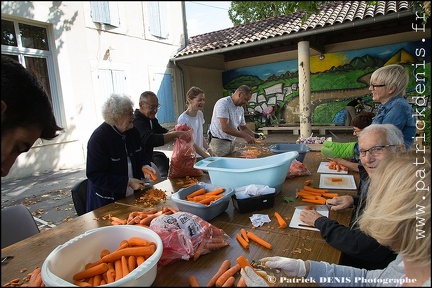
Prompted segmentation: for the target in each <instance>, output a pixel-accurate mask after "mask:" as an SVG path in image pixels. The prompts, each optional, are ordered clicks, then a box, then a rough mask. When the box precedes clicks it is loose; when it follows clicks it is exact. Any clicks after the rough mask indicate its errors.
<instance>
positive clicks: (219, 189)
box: [206, 188, 225, 195]
mask: <svg viewBox="0 0 432 288" xmlns="http://www.w3.org/2000/svg"><path fill="white" fill-rule="evenodd" d="M224 191H225V189H224V188H217V189H215V190H213V191H210V192H207V193H206V195H219V194H221V193H223V192H224Z"/></svg>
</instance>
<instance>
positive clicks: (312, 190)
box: [303, 186, 328, 193]
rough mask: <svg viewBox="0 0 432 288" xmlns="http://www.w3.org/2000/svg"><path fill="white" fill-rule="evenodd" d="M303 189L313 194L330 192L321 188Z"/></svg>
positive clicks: (304, 187) (308, 187)
mask: <svg viewBox="0 0 432 288" xmlns="http://www.w3.org/2000/svg"><path fill="white" fill-rule="evenodd" d="M303 189H304V190H306V191H311V192H320V193H327V192H328V190H325V189H320V188H312V187H310V186H303Z"/></svg>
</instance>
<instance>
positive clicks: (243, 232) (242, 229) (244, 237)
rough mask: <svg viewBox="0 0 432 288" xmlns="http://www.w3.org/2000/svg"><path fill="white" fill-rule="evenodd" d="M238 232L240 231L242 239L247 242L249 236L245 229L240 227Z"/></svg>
mask: <svg viewBox="0 0 432 288" xmlns="http://www.w3.org/2000/svg"><path fill="white" fill-rule="evenodd" d="M240 233H241V235H242V236H243V239H244V240H245V241H246V242H249V237H248V236H247V233H246V230H245V229H244V228H241V229H240Z"/></svg>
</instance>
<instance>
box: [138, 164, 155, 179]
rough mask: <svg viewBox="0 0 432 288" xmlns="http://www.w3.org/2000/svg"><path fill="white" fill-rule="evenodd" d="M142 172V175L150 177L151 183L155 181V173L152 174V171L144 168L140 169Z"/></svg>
mask: <svg viewBox="0 0 432 288" xmlns="http://www.w3.org/2000/svg"><path fill="white" fill-rule="evenodd" d="M141 170H142V172H143V173H144V174H149V175H150V177H151V179H152V180H153V181H156V180H157V175H156V173H154V172H153V171H152V170H150V169H148V168H146V167H142V169H141Z"/></svg>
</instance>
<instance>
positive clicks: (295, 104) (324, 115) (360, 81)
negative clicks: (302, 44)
mask: <svg viewBox="0 0 432 288" xmlns="http://www.w3.org/2000/svg"><path fill="white" fill-rule="evenodd" d="M430 44H431V41H430V38H429V39H425V40H424V41H416V42H404V43H398V44H392V45H386V46H378V47H373V48H367V49H360V50H351V51H345V52H339V53H328V54H325V55H323V56H324V57H321V59H320V57H319V56H312V57H311V58H310V70H311V113H312V124H314V125H317V124H320V125H321V124H322V125H329V124H336V125H344V122H345V120H344V119H345V106H346V104H347V103H348V102H349V101H351V100H352V99H354V98H357V97H362V98H363V102H364V103H365V104H366V105H365V107H366V109H367V110H369V111H372V112H375V110H376V106H377V103H374V102H373V101H372V95H371V92H370V90H369V79H370V76H371V74H372V72H373V71H375V70H376V69H378V68H380V67H382V66H385V65H389V64H401V65H403V66H405V67H406V69H407V70H408V71H409V73H410V82H409V85H408V89H407V91H406V97H407V99H408V98H410V97H411V98H412V97H416V96H419V95H418V93H419V92H418V91H416V85H417V84H419V83H420V82H421V83H422V84H425V87H426V89H425V91H424V93H422V95H421V96H423V97H426V98H427V100H428V99H430V91H431V89H430V78H429V75H430V52H429V51H430V48H431V47H430V46H431V45H430ZM298 83H299V82H298V64H297V60H290V61H281V62H275V63H269V64H264V65H257V66H250V67H244V68H239V69H232V70H229V71H226V72H224V73H223V85H224V89H225V95H230V94H231V93H232V92H233V91H234V90H235V89H236V88H237V87H238V86H240V85H243V84H245V85H249V86H250V87H251V88H252V90H253V92H254V93H253V96H252V98H251V100H250V101H249V103H248V104H247V107H246V108H247V113H248V114H257V115H263V112H264V116H261V117H258V118H255V119H254V120H255V121H256V124H257V125H258V126H264V125H269V124H272V123H269V122H268V121H267V120H268V119H266V117H265V112H266V111H268V107H276V104H277V107H278V109H277V110H275V111H276V115H275V121H274V122H276V123H277V124H280V123H281V124H296V123H299V122H300V120H299V115H300V111H299V90H298ZM428 102H429V101H426V103H421V105H425V106H427V105H428ZM417 104H418V103H417ZM413 105H414V104H413ZM429 105H430V104H429ZM270 110H271V109H270Z"/></svg>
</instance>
